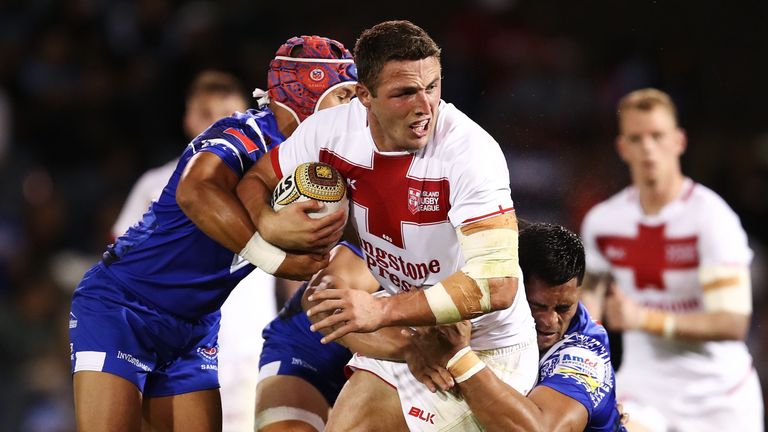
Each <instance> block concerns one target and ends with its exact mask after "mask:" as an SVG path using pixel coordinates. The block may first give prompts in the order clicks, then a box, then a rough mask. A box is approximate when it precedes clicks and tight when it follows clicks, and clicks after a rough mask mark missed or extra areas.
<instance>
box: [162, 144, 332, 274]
mask: <svg viewBox="0 0 768 432" xmlns="http://www.w3.org/2000/svg"><path fill="white" fill-rule="evenodd" d="M238 180H239V179H238V178H237V175H236V174H235V173H234V172H233V171H232V170H231V169H229V167H228V166H227V165H226V164H225V163H224V162H223V161H222V160H221V159H220V158H219V157H218V156H217V155H215V154H213V153H209V152H199V153H198V154H196V155H195V156H193V157H192V159H190V161H189V164H188V165H187V167H186V168H185V170H184V173H183V174H182V176H181V179H180V180H179V185H178V187H177V189H176V202H177V203H178V204H179V207H180V208H181V209H182V210H183V211H184V214H186V215H187V217H189V219H190V220H191V221H192V222H194V223H195V225H196V226H197V227H198V228H200V230H201V231H203V232H204V233H205V234H206V235H208V236H209V237H211V238H212V239H213V240H215V241H216V242H218V243H219V244H221V245H222V246H224V247H226V248H227V249H229V250H230V251H232V252H234V253H237V254H240V255H241V256H243V257H244V258H246V259H248V261H250V262H251V263H252V264H255V265H257V266H259V267H260V268H262V270H264V271H266V272H268V273H271V274H274V275H276V276H279V277H283V278H288V279H297V280H302V279H308V278H309V277H310V276H311V275H312V274H314V273H315V272H317V271H318V270H320V269H321V268H323V267H325V265H326V264H327V259H328V257H327V256H323V255H311V254H307V255H293V254H285V253H284V252H282V251H279V252H282V256H281V257H280V260H279V261H277V262H275V260H272V261H270V258H272V257H273V256H274V254H275V253H274V252H270V251H269V250H266V252H265V250H264V249H263V248H262V249H260V250H255V251H254V252H253V253H251V254H250V255H249V256H246V255H247V254H244V251H245V250H246V249H247V247H248V244H249V243H251V242H252V240H253V238H254V236H255V235H257V234H254V231H255V227H254V224H253V222H252V221H251V219H250V217H249V216H248V213H247V211H246V210H245V207H243V204H242V203H241V201H240V200H239V199H238V197H237V195H236V194H235V187H236V186H237V184H238ZM269 246H271V245H267V247H269ZM269 253H271V254H272V255H269ZM273 264H274V265H273Z"/></svg>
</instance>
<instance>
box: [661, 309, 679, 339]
mask: <svg viewBox="0 0 768 432" xmlns="http://www.w3.org/2000/svg"><path fill="white" fill-rule="evenodd" d="M676 327H677V321H676V320H675V317H674V315H672V314H667V316H665V317H664V328H663V329H662V332H661V335H662V336H664V338H665V339H672V338H674V337H675V328H676Z"/></svg>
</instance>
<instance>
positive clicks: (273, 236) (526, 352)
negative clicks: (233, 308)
mask: <svg viewBox="0 0 768 432" xmlns="http://www.w3.org/2000/svg"><path fill="white" fill-rule="evenodd" d="M354 54H355V62H356V64H357V67H358V71H359V83H358V85H357V87H356V93H357V99H355V100H353V101H352V102H351V103H350V104H348V105H345V106H341V107H336V108H332V109H329V110H325V111H323V112H319V113H317V114H316V115H315V116H313V117H311V118H308V119H307V121H305V122H304V123H302V124H301V125H300V126H299V128H297V130H296V131H295V132H294V134H293V135H292V136H291V137H290V138H289V139H288V140H286V141H285V142H284V143H283V145H282V146H281V147H279V148H278V149H277V150H276V151H272V152H271V153H270V154H269V155H268V156H267V157H266V158H264V159H263V160H262V161H260V163H259V164H257V165H255V168H254V169H253V170H251V172H249V173H248V174H247V175H246V176H245V177H244V178H243V180H242V181H241V182H240V185H239V186H238V192H239V193H240V196H241V200H242V201H243V202H244V203H245V204H246V207H248V208H249V210H250V211H251V212H252V217H253V218H254V219H255V220H256V221H257V222H256V223H257V227H258V231H259V233H260V235H261V236H263V239H260V240H266V241H268V242H271V243H273V244H275V245H277V246H279V247H281V248H285V249H295V248H297V247H307V246H316V245H317V242H316V241H309V242H306V244H305V242H301V241H296V239H297V238H302V237H307V238H309V239H310V240H313V239H312V238H311V236H308V235H307V234H306V233H302V232H301V226H300V224H299V223H294V221H292V220H291V219H292V217H291V216H292V215H288V216H287V217H286V216H282V215H280V214H278V215H277V216H276V215H275V213H274V212H273V211H272V210H271V209H270V208H269V206H268V205H267V193H268V191H271V189H272V188H273V187H274V186H275V184H276V183H277V179H278V178H280V177H281V176H282V174H283V173H286V172H290V170H292V169H293V168H294V167H295V166H297V165H298V164H300V163H303V162H308V161H316V160H320V161H322V162H326V163H328V164H330V165H332V166H334V167H336V168H337V169H338V170H339V171H340V172H341V174H342V175H343V176H344V177H345V178H346V179H347V182H348V185H349V190H350V199H351V201H352V212H351V216H350V219H351V221H352V223H353V225H354V227H355V228H356V230H357V232H358V233H359V237H360V243H361V244H360V246H361V247H360V249H361V250H362V252H363V253H364V255H365V260H366V265H367V266H368V269H369V270H370V272H371V273H372V274H373V276H374V277H375V278H376V279H377V280H378V281H379V283H380V284H381V285H382V287H383V288H384V289H385V290H387V291H388V292H390V293H391V294H393V295H391V296H389V297H374V296H372V295H371V294H369V293H367V292H364V291H360V290H349V289H325V290H323V291H320V292H317V293H315V294H314V295H313V296H312V298H311V299H310V300H314V301H323V300H324V301H323V302H322V303H321V304H320V305H317V306H315V307H313V308H312V309H310V311H309V313H311V314H312V315H314V314H320V313H324V312H327V311H331V310H336V309H339V311H338V313H335V314H333V315H331V316H329V317H327V318H325V319H322V320H321V321H319V322H318V323H317V324H315V326H314V328H315V329H326V328H328V327H335V329H334V330H333V331H332V332H331V333H329V334H328V335H327V336H326V337H325V338H324V340H325V341H326V342H330V341H333V340H335V339H337V338H340V337H343V336H344V335H345V334H348V333H349V332H370V331H374V330H377V329H380V328H382V327H388V326H398V325H434V324H442V323H450V322H456V321H460V320H462V319H473V333H472V334H473V339H472V346H473V348H474V349H475V350H477V352H479V355H480V357H481V358H482V359H483V360H484V362H485V363H484V364H488V365H489V366H490V367H491V368H493V369H494V370H495V372H496V373H497V374H498V375H499V376H500V377H501V379H503V380H504V381H505V382H507V383H508V384H509V385H511V386H512V387H514V388H516V389H518V390H519V391H520V392H521V393H523V394H525V393H527V392H528V391H529V390H530V389H531V387H532V386H533V384H534V383H535V380H536V375H537V360H538V351H537V347H536V339H535V337H536V335H535V330H534V327H533V318H532V317H531V313H530V309H529V307H528V303H527V302H526V300H525V291H524V290H523V289H522V287H521V285H522V283H521V282H520V281H521V279H520V269H519V265H518V260H517V222H516V219H515V215H514V210H513V206H512V200H511V199H510V191H509V178H508V171H507V166H506V163H505V159H504V156H503V154H502V152H501V150H500V148H499V145H498V143H496V141H494V140H493V138H492V137H491V136H490V135H488V133H486V132H485V131H484V130H483V129H482V128H480V127H479V126H478V125H477V124H476V123H474V122H473V121H472V120H470V119H469V118H468V117H467V116H465V115H464V114H463V113H461V112H460V111H459V110H458V109H457V108H456V107H455V106H453V105H451V104H448V103H446V102H444V101H441V99H440V89H441V86H440V84H441V68H440V49H439V48H438V47H437V45H436V44H435V42H434V41H433V40H432V39H431V38H430V37H429V36H428V35H427V33H426V32H424V30H422V29H421V28H419V27H417V26H415V25H414V24H412V23H410V22H407V21H389V22H384V23H381V24H378V25H376V26H374V27H372V28H370V29H368V30H365V31H364V32H363V33H362V35H361V36H360V38H359V39H358V41H357V44H356V46H355V53H354ZM283 211H284V210H281V211H280V213H282V212H283ZM336 324H339V325H338V326H336ZM466 360H469V361H468V362H463V363H466V364H467V368H466V369H465V370H463V373H462V374H461V375H460V376H457V377H455V379H456V380H463V379H468V378H469V377H470V376H472V374H474V373H476V372H477V371H479V369H478V367H481V366H482V365H483V363H479V362H473V361H472V359H466ZM469 363H472V364H469ZM350 366H351V368H352V369H354V370H357V372H355V373H354V374H353V375H352V376H351V378H350V380H349V382H348V383H347V384H346V386H345V387H344V389H343V390H342V392H341V394H340V395H339V398H338V400H337V401H336V404H335V405H334V410H333V412H332V413H331V416H330V418H329V420H328V425H327V430H339V431H349V430H397V429H402V428H405V427H406V424H407V427H409V428H411V429H413V430H423V431H430V430H446V429H448V428H457V430H478V429H479V426H478V424H477V421H476V420H475V418H474V417H473V415H472V413H471V411H470V409H469V407H468V406H467V404H466V403H465V402H464V401H462V400H460V399H459V398H457V397H455V396H454V395H451V394H449V393H432V392H430V391H429V390H428V389H427V388H426V387H425V386H423V385H422V384H420V383H419V382H418V381H416V379H415V378H413V376H412V375H411V374H410V372H409V371H408V367H407V365H406V364H404V363H397V362H393V361H384V360H376V359H373V358H368V357H363V356H359V355H358V356H355V357H354V358H353V359H352V361H351V362H350Z"/></svg>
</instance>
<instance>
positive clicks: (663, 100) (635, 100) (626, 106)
mask: <svg viewBox="0 0 768 432" xmlns="http://www.w3.org/2000/svg"><path fill="white" fill-rule="evenodd" d="M658 107H661V108H666V109H667V110H668V111H669V112H670V114H672V117H674V119H675V123H677V107H676V106H675V103H674V102H673V101H672V98H671V97H669V95H668V94H667V93H665V92H663V91H661V90H658V89H655V88H650V87H649V88H644V89H640V90H635V91H633V92H631V93H628V94H626V95H624V97H622V98H621V99H619V104H618V106H617V111H616V115H617V116H618V117H619V118H621V113H622V112H624V111H628V110H632V109H636V110H639V111H651V110H653V109H654V108H658Z"/></svg>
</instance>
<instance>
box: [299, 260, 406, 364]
mask: <svg viewBox="0 0 768 432" xmlns="http://www.w3.org/2000/svg"><path fill="white" fill-rule="evenodd" d="M329 287H333V288H334V289H352V290H359V291H361V292H365V293H373V292H376V291H377V290H378V289H379V282H378V281H377V280H376V279H375V278H374V277H373V275H371V273H370V271H368V268H367V267H366V266H365V261H363V260H362V259H361V258H360V257H358V256H357V255H356V254H355V253H354V252H352V251H351V250H350V249H349V248H346V247H344V246H337V247H336V248H335V249H334V250H333V251H332V252H331V260H330V264H328V267H326V268H325V269H323V270H321V271H320V272H318V273H317V274H316V275H315V276H314V277H313V278H312V280H311V281H310V283H309V288H308V289H307V290H306V291H305V292H304V296H303V297H302V306H303V307H304V309H305V310H306V309H309V308H310V307H312V306H313V305H315V304H316V303H315V302H310V301H309V300H308V296H310V295H311V294H312V293H313V292H315V289H318V290H323V289H328V288H329ZM328 315H329V314H328V313H321V314H316V315H312V316H311V317H310V321H312V322H313V323H314V322H317V321H318V320H320V319H322V318H325V317H326V316H328ZM330 331H331V329H324V331H322V333H323V334H327V333H329V332H330ZM336 342H338V343H340V344H342V345H344V346H345V347H347V348H348V349H349V350H350V351H352V352H356V353H360V354H363V355H365V356H367V357H372V358H379V359H388V360H403V354H402V351H403V349H404V347H405V345H406V343H407V340H406V338H405V337H403V336H402V335H401V334H400V328H394V327H393V328H387V329H380V330H379V331H376V332H373V333H350V334H348V335H346V336H344V337H342V338H340V339H338V340H337V341H336Z"/></svg>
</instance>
